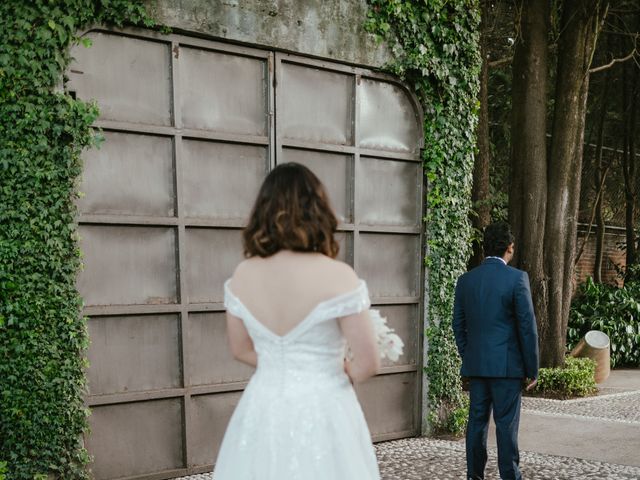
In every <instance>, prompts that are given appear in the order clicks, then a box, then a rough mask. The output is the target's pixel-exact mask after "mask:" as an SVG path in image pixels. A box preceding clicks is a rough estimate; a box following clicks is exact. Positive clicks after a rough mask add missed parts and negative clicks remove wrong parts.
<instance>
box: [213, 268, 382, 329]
mask: <svg viewBox="0 0 640 480" xmlns="http://www.w3.org/2000/svg"><path fill="white" fill-rule="evenodd" d="M230 281H231V279H229V280H227V281H226V282H225V283H224V305H225V307H226V308H227V310H228V311H229V312H231V313H232V314H233V315H235V316H237V317H239V318H241V319H242V320H243V322H244V324H245V326H246V327H247V330H248V331H249V334H250V335H251V334H252V330H254V333H255V330H262V333H264V334H265V335H267V336H271V337H272V338H273V340H277V341H284V340H289V339H290V338H292V337H296V336H297V334H298V333H299V332H300V331H304V330H305V329H306V328H307V327H308V326H309V325H313V324H314V323H317V322H321V321H323V320H333V319H337V318H339V317H344V316H347V315H352V314H355V313H359V312H361V311H363V310H365V309H367V308H369V306H370V302H369V293H368V290H367V285H366V283H365V281H364V280H360V281H359V283H358V286H357V287H356V288H355V289H353V290H351V291H349V292H345V293H342V294H339V295H335V296H333V297H331V298H329V299H327V300H323V301H321V302H319V303H318V304H317V305H316V306H315V307H314V308H312V309H311V311H309V313H308V314H307V315H306V316H305V317H304V318H303V319H302V320H301V321H299V322H298V323H297V324H296V325H295V326H294V327H293V328H291V329H290V330H289V331H288V332H287V333H285V334H283V335H278V334H276V333H275V332H273V331H272V330H271V329H269V328H268V327H267V326H266V325H265V324H264V323H262V322H261V321H260V320H258V319H257V318H256V316H255V315H253V313H252V312H251V311H250V310H249V308H248V307H247V306H246V305H244V304H243V303H242V301H241V300H240V299H239V298H238V297H236V296H235V294H234V293H233V292H232V291H231V288H230V287H229V282H230ZM252 338H253V335H252Z"/></svg>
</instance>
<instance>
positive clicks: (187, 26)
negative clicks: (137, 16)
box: [146, 0, 392, 67]
mask: <svg viewBox="0 0 640 480" xmlns="http://www.w3.org/2000/svg"><path fill="white" fill-rule="evenodd" d="M146 2H147V4H148V5H149V9H150V12H151V14H152V16H153V17H154V18H155V19H156V20H158V21H159V22H160V23H163V24H165V25H168V26H170V27H172V28H174V29H176V31H185V32H191V33H194V32H195V33H199V34H204V35H207V36H210V37H213V38H218V39H225V40H231V41H236V42H242V43H246V44H253V45H259V46H262V47H267V48H275V49H278V50H285V51H290V52H295V53H302V54H305V55H313V56H317V57H322V58H327V59H332V60H337V61H341V62H347V63H353V64H358V65H363V66H369V67H382V66H384V65H385V64H387V63H389V62H390V61H391V59H392V57H391V51H390V49H389V48H388V47H387V46H386V45H384V44H377V43H376V41H375V38H374V37H373V35H370V34H368V33H367V32H365V30H364V27H363V25H364V22H365V20H366V17H367V8H368V7H367V5H366V1H365V0H146Z"/></svg>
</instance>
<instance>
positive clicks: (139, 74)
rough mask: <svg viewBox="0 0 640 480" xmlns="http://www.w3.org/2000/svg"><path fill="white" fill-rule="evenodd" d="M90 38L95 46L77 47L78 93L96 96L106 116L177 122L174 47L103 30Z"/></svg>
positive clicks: (74, 81) (75, 84) (73, 82)
mask: <svg viewBox="0 0 640 480" xmlns="http://www.w3.org/2000/svg"><path fill="white" fill-rule="evenodd" d="M89 38H91V39H92V41H93V45H92V46H91V48H83V47H76V48H74V49H73V55H72V56H73V57H74V58H75V59H76V62H74V65H73V66H72V67H71V72H70V73H71V75H70V77H69V78H70V83H71V88H72V89H73V90H75V92H76V93H77V95H78V97H80V98H87V99H89V98H91V99H95V100H96V101H97V102H98V105H100V118H101V119H104V120H119V121H123V122H131V123H144V124H150V125H167V126H168V125H171V67H170V58H169V45H168V44H167V43H166V42H163V43H160V42H152V41H147V40H136V41H132V40H131V39H130V38H128V37H122V36H119V35H111V34H108V33H102V32H92V33H91V34H90V36H89ZM107 58H108V59H109V61H108V62H106V61H105V59H107Z"/></svg>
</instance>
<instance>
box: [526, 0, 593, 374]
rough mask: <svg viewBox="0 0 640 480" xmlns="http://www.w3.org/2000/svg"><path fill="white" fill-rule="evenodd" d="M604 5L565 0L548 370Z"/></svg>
mask: <svg viewBox="0 0 640 480" xmlns="http://www.w3.org/2000/svg"><path fill="white" fill-rule="evenodd" d="M535 3H540V2H535ZM542 3H546V2H542ZM603 3H604V2H603V1H601V0H565V2H564V4H563V12H562V18H561V25H560V32H562V33H561V35H560V38H559V41H558V68H557V78H556V90H555V91H556V98H555V109H554V118H553V128H552V139H551V156H550V159H549V160H550V162H549V165H550V166H553V168H549V170H548V177H547V185H548V189H547V215H546V229H545V237H544V265H545V272H546V274H547V275H548V277H549V289H548V307H547V315H546V318H544V317H543V318H541V319H540V320H541V328H540V337H541V338H540V364H541V366H543V367H557V366H560V365H563V364H564V356H565V341H566V335H567V322H568V318H569V307H570V304H571V296H572V294H573V287H574V258H575V253H576V252H575V248H576V235H577V226H578V203H579V198H580V172H581V171H582V153H583V141H584V124H585V114H586V107H587V94H588V87H589V74H588V71H589V66H590V64H591V58H592V55H593V51H594V48H595V43H596V39H597V33H598V31H599V29H600V26H601V20H602V16H603V15H602V14H603V12H604V11H605V10H606V9H605V8H604V7H603Z"/></svg>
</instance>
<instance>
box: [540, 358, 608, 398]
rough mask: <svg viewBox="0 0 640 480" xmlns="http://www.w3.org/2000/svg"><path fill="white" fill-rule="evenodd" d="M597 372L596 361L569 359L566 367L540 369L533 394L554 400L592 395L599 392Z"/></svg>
mask: <svg viewBox="0 0 640 480" xmlns="http://www.w3.org/2000/svg"><path fill="white" fill-rule="evenodd" d="M595 372H596V362H595V361H594V360H591V359H590V358H574V357H567V359H566V363H565V366H564V367H558V368H541V369H540V373H539V375H538V384H537V385H536V387H535V389H534V391H533V393H534V394H540V395H542V396H545V397H547V396H548V397H554V398H570V397H584V396H587V395H592V394H594V393H595V392H596V391H597V387H596V380H595Z"/></svg>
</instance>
